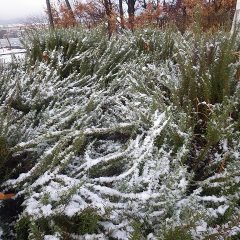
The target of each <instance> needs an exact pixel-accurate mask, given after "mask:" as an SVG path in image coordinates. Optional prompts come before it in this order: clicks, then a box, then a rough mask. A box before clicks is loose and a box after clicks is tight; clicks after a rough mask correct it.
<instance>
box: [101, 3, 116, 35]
mask: <svg viewBox="0 0 240 240" xmlns="http://www.w3.org/2000/svg"><path fill="white" fill-rule="evenodd" d="M104 7H105V11H106V15H107V21H108V36H109V39H110V38H111V36H112V34H113V32H114V31H115V29H116V23H115V17H114V14H113V7H112V2H111V0H104Z"/></svg>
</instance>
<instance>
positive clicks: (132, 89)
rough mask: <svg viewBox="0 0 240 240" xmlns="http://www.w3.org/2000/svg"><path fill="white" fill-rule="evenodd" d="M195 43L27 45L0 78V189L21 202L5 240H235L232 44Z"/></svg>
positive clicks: (69, 36)
mask: <svg viewBox="0 0 240 240" xmlns="http://www.w3.org/2000/svg"><path fill="white" fill-rule="evenodd" d="M234 37H235V36H234ZM198 40H199V36H196V34H193V33H186V34H185V35H183V36H182V35H181V34H180V33H174V32H172V31H171V30H167V31H157V30H144V31H143V30H142V31H141V32H136V33H134V34H132V33H128V32H126V33H124V34H122V35H118V36H116V37H115V38H113V39H111V40H110V41H108V39H107V38H106V37H105V36H104V35H103V33H102V32H101V31H100V30H91V31H87V30H83V29H68V30H56V31H47V30H46V29H45V30H44V31H39V30H38V31H32V32H28V34H27V37H26V39H25V40H24V46H25V48H26V49H27V55H26V59H25V61H24V62H20V63H17V65H16V64H14V65H11V66H9V67H8V68H7V69H3V70H2V73H1V76H0V83H1V84H0V103H1V106H0V114H1V126H0V129H1V132H0V134H1V138H0V139H1V142H0V144H1V143H3V144H4V148H5V149H7V151H8V154H9V158H8V160H6V159H5V158H4V159H3V160H4V161H10V163H9V164H10V166H12V168H10V169H8V171H7V174H3V175H2V176H1V182H2V185H1V186H2V188H3V189H4V190H6V191H7V190H15V192H16V194H17V198H23V199H24V201H23V203H22V208H23V209H22V211H21V212H20V214H19V213H17V214H16V216H15V217H13V218H11V219H10V220H9V221H8V223H7V224H8V228H6V224H4V223H3V222H1V221H2V220H0V225H4V228H5V229H8V230H9V229H11V227H12V226H13V224H14V223H16V224H15V229H13V228H12V232H11V238H12V239H14V238H16V239H19V240H25V239H173V238H172V237H173V236H174V239H227V238H228V237H229V239H234V236H235V237H237V234H238V236H239V232H240V226H239V217H240V216H239V212H240V203H239V200H238V199H239V185H240V184H239V182H240V176H239V170H238V166H239V161H240V142H239V137H240V118H239V111H240V91H239V83H238V81H237V76H238V71H239V61H238V58H237V57H236V56H235V55H233V54H234V52H236V51H237V50H238V45H237V41H235V39H234V38H233V37H231V36H229V35H228V34H226V33H218V34H215V35H214V36H208V37H207V36H203V40H202V41H201V43H200V44H199V45H197V44H198ZM206 61H208V62H206ZM219 71H220V73H221V74H220V73H219ZM222 74H223V75H224V76H222ZM218 81H219V82H218ZM215 91H217V92H215ZM1 146H2V145H0V153H1V150H2V147H1ZM1 160H2V159H1ZM3 168H4V165H1V163H0V170H1V172H4V171H2V169H3ZM5 172H6V171H5ZM4 207H5V206H4V205H3V206H2V207H1V209H2V211H4ZM3 230H4V229H3ZM2 237H3V239H4V238H5V239H9V233H7V232H6V231H5V232H4V233H3V236H2Z"/></svg>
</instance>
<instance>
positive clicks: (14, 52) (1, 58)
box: [0, 48, 26, 64]
mask: <svg viewBox="0 0 240 240" xmlns="http://www.w3.org/2000/svg"><path fill="white" fill-rule="evenodd" d="M25 52H26V50H25V49H8V48H1V49H0V64H2V63H9V62H12V60H14V59H16V58H17V59H21V58H23V57H24V56H25Z"/></svg>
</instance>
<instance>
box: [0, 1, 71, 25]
mask: <svg viewBox="0 0 240 240" xmlns="http://www.w3.org/2000/svg"><path fill="white" fill-rule="evenodd" d="M51 1H52V2H54V1H56V0H51ZM70 2H71V1H70ZM45 6H46V0H0V21H4V22H7V21H9V20H12V19H24V18H25V19H26V18H29V17H34V16H39V17H40V16H43V15H44V10H45Z"/></svg>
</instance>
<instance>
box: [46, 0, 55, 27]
mask: <svg viewBox="0 0 240 240" xmlns="http://www.w3.org/2000/svg"><path fill="white" fill-rule="evenodd" d="M46 4H47V12H48V19H49V24H50V27H51V28H54V22H53V15H52V9H51V4H50V0H46Z"/></svg>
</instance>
